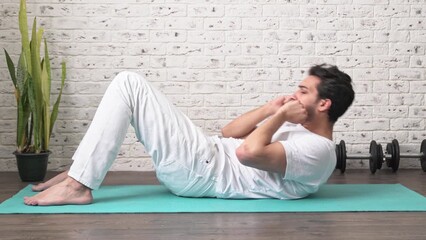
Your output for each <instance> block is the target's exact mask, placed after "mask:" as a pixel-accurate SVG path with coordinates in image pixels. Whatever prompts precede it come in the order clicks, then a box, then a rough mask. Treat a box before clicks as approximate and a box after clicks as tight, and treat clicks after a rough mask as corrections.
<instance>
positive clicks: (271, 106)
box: [266, 96, 291, 115]
mask: <svg viewBox="0 0 426 240" xmlns="http://www.w3.org/2000/svg"><path fill="white" fill-rule="evenodd" d="M289 99H291V97H289V96H280V97H277V98H275V99H273V100H271V101H269V102H268V103H267V104H266V105H267V107H268V112H269V114H270V115H274V114H275V113H276V112H277V111H278V110H279V109H280V108H281V107H282V106H283V105H284V103H286V102H288V100H289Z"/></svg>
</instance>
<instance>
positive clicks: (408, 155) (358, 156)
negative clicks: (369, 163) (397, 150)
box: [346, 153, 424, 159]
mask: <svg viewBox="0 0 426 240" xmlns="http://www.w3.org/2000/svg"><path fill="white" fill-rule="evenodd" d="M370 156H371V155H366V154H350V155H346V159H369V158H370ZM423 156H424V153H404V154H399V157H400V158H421V157H423ZM384 157H385V158H391V157H392V155H391V154H389V153H385V154H384Z"/></svg>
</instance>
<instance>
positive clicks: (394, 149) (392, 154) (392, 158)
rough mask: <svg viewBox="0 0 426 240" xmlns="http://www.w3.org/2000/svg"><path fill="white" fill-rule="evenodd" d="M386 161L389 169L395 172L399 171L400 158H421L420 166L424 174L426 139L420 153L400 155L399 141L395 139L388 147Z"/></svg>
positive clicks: (425, 170) (425, 168) (425, 169)
mask: <svg viewBox="0 0 426 240" xmlns="http://www.w3.org/2000/svg"><path fill="white" fill-rule="evenodd" d="M384 157H385V158H384V161H386V164H387V166H388V167H391V168H392V169H393V171H397V170H398V167H399V159H400V158H419V159H420V164H421V166H422V169H423V171H424V172H426V139H424V140H423V141H422V143H421V145H420V153H411V154H410V153H404V154H400V151H399V143H398V140H396V139H394V140H392V142H391V143H388V144H387V145H386V153H385V154H384Z"/></svg>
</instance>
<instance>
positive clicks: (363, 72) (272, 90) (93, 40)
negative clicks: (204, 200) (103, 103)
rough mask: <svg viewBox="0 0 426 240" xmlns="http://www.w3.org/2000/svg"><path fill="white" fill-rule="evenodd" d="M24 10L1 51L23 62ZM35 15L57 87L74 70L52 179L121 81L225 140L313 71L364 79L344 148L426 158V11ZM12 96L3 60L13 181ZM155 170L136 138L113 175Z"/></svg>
mask: <svg viewBox="0 0 426 240" xmlns="http://www.w3.org/2000/svg"><path fill="white" fill-rule="evenodd" d="M18 5H19V1H18V0H2V1H1V3H0V47H1V48H6V49H7V50H8V51H9V53H11V54H12V57H13V59H14V60H16V59H17V54H18V53H19V52H20V44H19V42H20V36H19V31H18V28H17V13H18V8H19V6H18ZM28 11H29V16H30V17H33V16H35V15H36V16H37V17H38V21H39V23H40V24H42V25H43V26H44V27H45V30H46V32H45V36H46V37H47V38H48V39H47V40H48V42H49V43H50V51H51V57H52V64H53V66H54V67H55V70H54V75H55V77H56V79H58V75H59V69H58V66H59V62H60V61H61V59H65V60H66V62H67V65H68V79H67V83H66V87H65V90H64V96H63V101H62V105H61V112H60V115H59V119H58V121H57V124H56V127H55V132H54V135H53V139H52V146H51V147H52V150H53V152H54V153H53V155H52V157H51V163H50V165H49V169H54V170H58V169H63V168H64V167H66V166H67V165H69V164H70V162H71V160H70V158H71V156H72V154H73V152H74V151H75V149H76V147H77V145H78V143H79V142H80V140H81V138H82V137H83V135H84V133H85V131H86V130H87V128H88V126H89V124H90V120H91V119H92V117H93V115H94V112H95V110H96V107H97V105H98V103H99V101H100V99H101V97H102V94H103V92H104V91H105V89H106V87H107V86H108V84H109V83H110V81H111V79H112V78H113V77H114V75H115V74H117V73H118V72H119V71H122V70H132V71H137V72H139V73H141V74H143V75H144V76H146V78H147V79H149V80H150V81H151V82H153V84H154V85H155V86H157V87H158V88H159V89H160V90H161V91H162V92H164V93H165V94H166V95H167V96H168V97H169V98H170V100H171V101H172V102H173V103H174V104H176V105H177V106H178V107H179V108H180V109H182V111H183V112H185V113H186V114H188V116H189V117H190V118H192V119H193V120H194V122H195V123H196V124H197V125H198V126H200V127H202V128H203V129H205V130H206V131H207V132H209V133H211V134H217V133H219V131H220V128H221V127H222V126H223V125H225V124H226V123H227V122H228V121H229V120H231V119H232V118H234V117H236V116H238V115H239V114H241V113H243V112H245V111H247V110H249V109H251V108H253V107H255V106H258V105H260V104H263V103H265V102H266V101H268V100H269V99H271V98H273V97H275V96H277V95H279V94H288V93H291V92H292V91H293V90H294V89H295V88H296V86H297V83H298V81H299V80H301V78H303V76H304V75H305V72H306V69H307V68H308V67H309V66H311V65H312V64H315V63H322V62H328V63H331V64H337V65H338V66H339V67H341V68H342V69H344V70H345V71H347V73H349V74H350V75H351V76H352V77H353V80H354V82H355V89H356V92H357V98H356V101H355V103H354V106H353V107H352V108H351V109H350V110H349V111H348V113H347V114H345V115H344V117H343V118H342V119H341V120H340V121H339V122H338V123H337V124H336V128H335V130H336V133H335V135H334V137H335V141H336V142H338V141H340V140H341V139H344V140H345V141H346V142H347V145H348V151H349V152H353V153H356V152H362V153H366V152H367V151H368V145H369V142H370V141H371V140H372V139H375V140H377V141H378V142H379V143H383V145H384V146H385V144H386V143H387V142H389V141H390V140H391V139H393V138H397V139H398V140H399V142H400V144H401V151H402V152H418V151H419V147H420V142H421V141H422V140H423V139H424V138H426V129H425V128H426V126H425V125H426V121H425V119H426V107H425V106H426V100H425V97H426V81H425V74H426V71H425V66H426V55H425V51H426V45H425V44H426V19H425V16H426V1H425V0H374V1H372V0H338V1H337V0H244V1H243V0H197V1H194V0H108V1H106V0H86V1H77V0H61V1H59V0H28ZM54 91H56V92H57V90H56V89H55V90H54ZM12 92H13V90H12V84H11V81H10V78H9V75H8V72H7V69H6V64H5V58H4V55H3V54H1V57H0V159H1V161H0V170H8V171H15V170H16V164H15V160H14V159H13V155H12V154H11V153H12V152H13V150H14V138H15V114H16V113H15V100H14V97H13V94H12ZM401 165H402V167H413V166H414V167H417V168H418V167H419V161H418V160H407V159H404V160H403V161H402V163H401ZM349 167H352V168H358V167H363V168H365V167H367V164H366V161H350V162H349ZM151 169H152V164H151V161H150V159H149V157H148V156H147V155H146V154H145V152H144V150H143V147H142V146H141V144H139V143H138V142H137V139H136V138H135V135H134V133H133V130H132V129H129V133H128V135H127V137H126V139H125V143H124V145H123V146H122V148H121V151H120V154H119V157H118V160H117V162H116V163H115V164H114V166H113V170H151Z"/></svg>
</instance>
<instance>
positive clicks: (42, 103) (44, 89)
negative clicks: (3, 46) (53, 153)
mask: <svg viewBox="0 0 426 240" xmlns="http://www.w3.org/2000/svg"><path fill="white" fill-rule="evenodd" d="M27 21H28V20H27V11H26V0H21V2H20V9H19V30H20V32H21V39H22V50H21V53H20V56H19V60H18V64H17V65H16V67H15V64H14V63H13V61H12V59H11V57H10V56H9V54H8V52H7V51H6V50H4V52H5V55H6V62H7V67H8V69H9V73H10V77H11V79H12V81H13V85H14V87H15V97H16V103H17V128H16V145H17V149H16V151H15V152H14V154H15V156H16V159H17V165H18V171H19V175H20V177H21V180H22V181H28V182H36V181H42V180H43V179H44V177H45V174H46V170H47V163H48V156H49V154H50V151H49V143H50V137H51V134H52V129H53V126H54V123H55V121H56V118H57V115H58V108H59V102H60V100H61V95H62V89H63V87H64V82H65V77H66V66H65V62H62V64H61V65H62V76H61V85H60V89H59V94H58V96H57V99H56V102H55V103H54V105H53V107H52V108H51V105H50V101H51V100H50V96H51V82H52V78H51V71H50V59H49V53H48V48H47V42H46V39H43V40H44V41H43V42H44V58H41V57H40V46H41V42H42V37H43V29H42V28H39V29H38V30H37V20H36V18H34V21H33V26H32V34H31V39H30V38H29V34H28V22H27Z"/></svg>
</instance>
